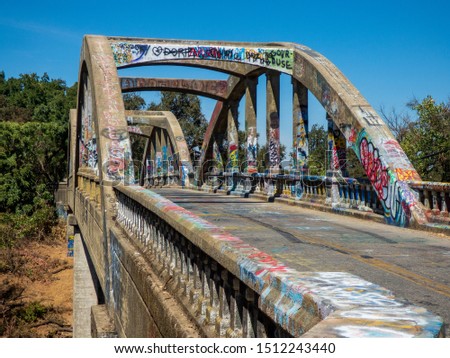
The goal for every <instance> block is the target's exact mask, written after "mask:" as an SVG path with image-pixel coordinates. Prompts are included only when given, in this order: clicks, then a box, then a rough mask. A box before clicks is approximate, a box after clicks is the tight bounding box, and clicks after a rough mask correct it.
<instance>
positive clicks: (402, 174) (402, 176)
mask: <svg viewBox="0 0 450 358" xmlns="http://www.w3.org/2000/svg"><path fill="white" fill-rule="evenodd" d="M395 173H396V174H397V179H398V180H400V181H406V180H420V176H419V175H418V174H417V172H416V171H415V170H411V169H409V170H408V169H402V168H395Z"/></svg>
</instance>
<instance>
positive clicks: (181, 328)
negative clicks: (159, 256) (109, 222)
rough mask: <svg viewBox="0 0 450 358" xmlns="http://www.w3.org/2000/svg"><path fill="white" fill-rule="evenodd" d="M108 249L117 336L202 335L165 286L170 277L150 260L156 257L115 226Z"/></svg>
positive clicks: (189, 336) (187, 336)
mask: <svg viewBox="0 0 450 358" xmlns="http://www.w3.org/2000/svg"><path fill="white" fill-rule="evenodd" d="M111 251H112V253H111V257H112V263H111V267H112V268H111V271H112V286H113V295H114V305H115V306H114V315H115V319H114V321H115V325H116V329H117V333H118V335H119V337H123V338H125V337H133V338H136V337H152V338H161V337H171V338H192V337H194V338H195V337H196V338H198V337H201V333H200V332H199V331H198V329H197V327H196V325H195V323H194V322H192V321H190V319H189V316H188V315H187V314H186V313H185V312H184V311H183V309H182V308H181V307H180V305H179V303H178V302H177V300H176V299H175V298H174V297H173V296H171V294H170V293H169V292H168V291H167V290H166V287H165V286H166V284H167V281H168V280H169V279H170V277H164V275H161V272H162V270H160V271H159V272H158V271H155V270H154V269H153V268H152V266H151V264H150V263H149V260H152V261H156V258H155V257H152V256H151V255H150V253H147V254H145V255H144V254H143V253H142V252H141V251H140V250H139V248H137V247H136V246H134V245H133V244H132V243H131V241H130V240H129V239H128V238H127V237H126V236H125V235H123V233H122V232H121V229H120V228H118V227H114V228H112V229H111ZM164 279H165V281H164Z"/></svg>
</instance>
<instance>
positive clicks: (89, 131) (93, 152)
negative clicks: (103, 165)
mask: <svg viewBox="0 0 450 358" xmlns="http://www.w3.org/2000/svg"><path fill="white" fill-rule="evenodd" d="M84 80H85V83H84V86H83V96H82V98H83V103H82V105H81V130H80V164H81V166H87V167H89V168H91V169H94V170H96V171H97V170H98V154H97V138H96V135H95V130H94V122H93V119H92V93H91V85H90V82H89V78H88V76H87V75H84Z"/></svg>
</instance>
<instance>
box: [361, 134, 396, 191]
mask: <svg viewBox="0 0 450 358" xmlns="http://www.w3.org/2000/svg"><path fill="white" fill-rule="evenodd" d="M359 153H360V159H361V164H362V166H363V168H364V170H365V171H366V174H367V177H368V178H369V180H370V181H371V183H372V184H373V186H374V188H375V190H376V191H377V193H378V197H379V198H380V199H382V200H384V199H386V193H385V189H386V188H387V187H388V185H389V175H388V171H387V169H386V167H385V166H384V165H383V164H382V163H381V160H380V154H379V152H378V149H377V148H375V147H374V146H373V144H372V142H368V141H367V139H366V138H362V139H361V143H360V144H359Z"/></svg>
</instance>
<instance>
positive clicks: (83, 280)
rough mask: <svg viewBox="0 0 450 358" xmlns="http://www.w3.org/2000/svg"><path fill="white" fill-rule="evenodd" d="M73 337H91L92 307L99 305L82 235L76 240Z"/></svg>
mask: <svg viewBox="0 0 450 358" xmlns="http://www.w3.org/2000/svg"><path fill="white" fill-rule="evenodd" d="M73 271H74V275H73V281H74V285H73V337H74V338H90V337H91V307H92V306H94V305H97V303H98V302H97V294H96V292H95V286H94V282H93V280H92V276H91V271H90V268H89V263H88V259H87V255H86V252H85V248H84V245H83V242H82V239H81V236H80V234H76V235H75V238H74V264H73Z"/></svg>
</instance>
